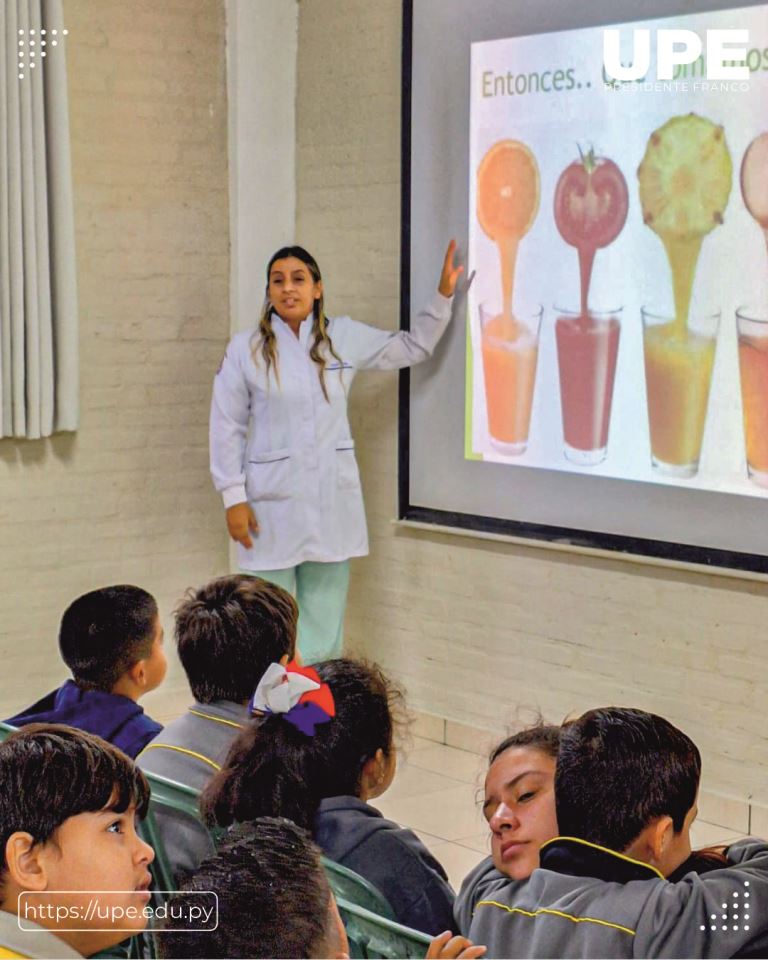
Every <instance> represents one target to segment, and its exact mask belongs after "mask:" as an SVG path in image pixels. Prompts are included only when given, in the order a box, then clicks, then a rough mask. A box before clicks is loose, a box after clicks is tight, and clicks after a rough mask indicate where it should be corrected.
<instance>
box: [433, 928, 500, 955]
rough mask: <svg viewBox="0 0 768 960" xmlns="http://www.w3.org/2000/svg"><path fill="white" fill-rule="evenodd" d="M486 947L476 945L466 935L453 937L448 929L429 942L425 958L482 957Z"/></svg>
mask: <svg viewBox="0 0 768 960" xmlns="http://www.w3.org/2000/svg"><path fill="white" fill-rule="evenodd" d="M487 949H488V948H487V947H476V946H474V944H473V943H472V941H471V940H467V938H466V937H454V935H453V934H452V933H451V931H450V930H446V931H445V933H441V934H440V936H439V937H435V939H434V940H433V941H432V943H430V945H429V950H427V957H426V960H471V958H472V957H482V955H483V954H484V953H485V951H486V950H487Z"/></svg>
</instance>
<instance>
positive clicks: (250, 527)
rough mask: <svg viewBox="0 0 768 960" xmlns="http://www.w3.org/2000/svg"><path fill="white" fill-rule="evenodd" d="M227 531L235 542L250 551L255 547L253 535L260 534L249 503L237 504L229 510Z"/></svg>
mask: <svg viewBox="0 0 768 960" xmlns="http://www.w3.org/2000/svg"><path fill="white" fill-rule="evenodd" d="M227 530H229V535H230V537H232V539H233V540H236V541H237V542H238V543H242V545H243V546H244V547H246V548H247V549H248V550H250V549H251V547H252V546H253V540H251V533H258V532H259V525H258V523H257V522H256V515H255V514H254V512H253V510H251V508H250V506H249V505H248V504H247V503H236V504H235V505H234V506H232V507H229V509H228V510H227Z"/></svg>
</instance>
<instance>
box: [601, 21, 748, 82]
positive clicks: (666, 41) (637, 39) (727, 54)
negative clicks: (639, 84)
mask: <svg viewBox="0 0 768 960" xmlns="http://www.w3.org/2000/svg"><path fill="white" fill-rule="evenodd" d="M633 34H634V37H633V41H632V61H631V63H630V64H629V65H627V64H623V63H622V62H621V31H620V30H613V29H610V30H604V31H603V67H604V69H605V73H606V75H607V76H608V77H612V78H613V79H614V80H641V79H643V78H645V77H646V74H647V73H648V68H649V67H650V65H651V31H650V30H634V31H633ZM748 42H749V31H748V30H707V54H706V64H707V79H708V80H749V68H748V67H747V65H746V62H745V61H746V56H747V51H746V48H744V47H731V46H728V45H729V44H734V43H748ZM701 52H702V44H701V37H700V36H699V35H698V33H694V32H693V30H657V31H656V64H657V66H656V74H657V76H656V79H657V80H671V79H672V78H673V75H674V70H675V67H676V66H681V65H684V64H689V63H695V62H696V61H697V60H698V59H699V57H700V56H701ZM733 60H739V61H742V62H743V65H742V66H736V67H734V66H727V65H726V64H727V63H728V61H733Z"/></svg>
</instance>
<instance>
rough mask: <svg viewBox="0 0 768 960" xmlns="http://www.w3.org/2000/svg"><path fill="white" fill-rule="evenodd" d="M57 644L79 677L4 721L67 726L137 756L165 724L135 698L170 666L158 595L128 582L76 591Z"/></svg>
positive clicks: (20, 724)
mask: <svg viewBox="0 0 768 960" xmlns="http://www.w3.org/2000/svg"><path fill="white" fill-rule="evenodd" d="M59 649H60V651H61V656H62V659H63V660H64V662H65V663H66V665H67V666H68V667H69V669H70V670H71V671H72V678H73V679H72V680H67V681H66V683H64V684H63V685H62V686H61V687H59V688H58V689H57V690H54V691H52V692H51V693H49V694H48V695H47V696H45V697H43V699H42V700H38V702H37V703H35V704H33V705H32V706H31V707H28V708H27V709H26V710H22V711H21V713H18V714H17V715H16V716H15V717H11V718H10V719H9V720H7V721H6V723H9V724H11V725H12V726H14V727H23V726H25V725H26V724H28V723H65V724H69V725H70V726H73V727H78V728H79V729H81V730H87V731H88V732H89V733H93V734H96V735H97V736H100V737H103V739H104V740H107V741H108V742H109V743H113V744H114V745H115V746H116V747H119V748H120V749H121V750H123V751H125V753H127V754H128V756H129V757H135V756H136V755H137V754H138V753H139V751H140V750H141V749H142V748H143V747H145V746H146V744H147V743H149V741H150V740H152V739H153V738H154V737H156V736H157V734H158V733H160V731H161V730H162V729H163V728H162V725H161V724H159V723H156V722H155V721H154V720H152V719H151V718H150V717H148V716H147V715H146V714H145V713H144V709H143V708H142V707H140V706H139V705H138V703H137V702H136V701H137V700H138V699H139V697H142V696H143V695H144V694H145V693H149V691H150V690H154V689H155V688H156V687H158V686H159V685H160V684H161V683H162V682H163V679H164V678H165V673H166V670H167V662H166V659H165V653H164V652H163V628H162V624H161V623H160V617H159V615H158V610H157V603H156V601H155V599H154V597H153V596H152V595H151V594H149V593H147V591H146V590H142V589H141V588H140V587H134V586H128V585H118V586H114V587H103V588H102V589H100V590H92V591H91V592H90V593H86V594H84V595H83V596H82V597H78V599H77V600H75V601H74V603H72V604H71V605H70V606H69V607H68V609H67V610H66V611H65V613H64V616H63V617H62V619H61V627H60V629H59Z"/></svg>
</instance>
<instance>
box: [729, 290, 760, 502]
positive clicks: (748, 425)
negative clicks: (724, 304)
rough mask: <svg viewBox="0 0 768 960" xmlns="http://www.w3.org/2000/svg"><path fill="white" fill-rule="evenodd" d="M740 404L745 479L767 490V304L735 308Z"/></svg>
mask: <svg viewBox="0 0 768 960" xmlns="http://www.w3.org/2000/svg"><path fill="white" fill-rule="evenodd" d="M736 332H737V333H738V338H739V373H740V375H741V403H742V408H743V412H744V442H745V444H746V448H747V472H748V473H749V479H750V480H751V481H752V482H753V483H756V484H757V485H758V486H760V487H768V304H766V305H762V306H758V305H750V306H746V307H739V309H738V310H737V311H736Z"/></svg>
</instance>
